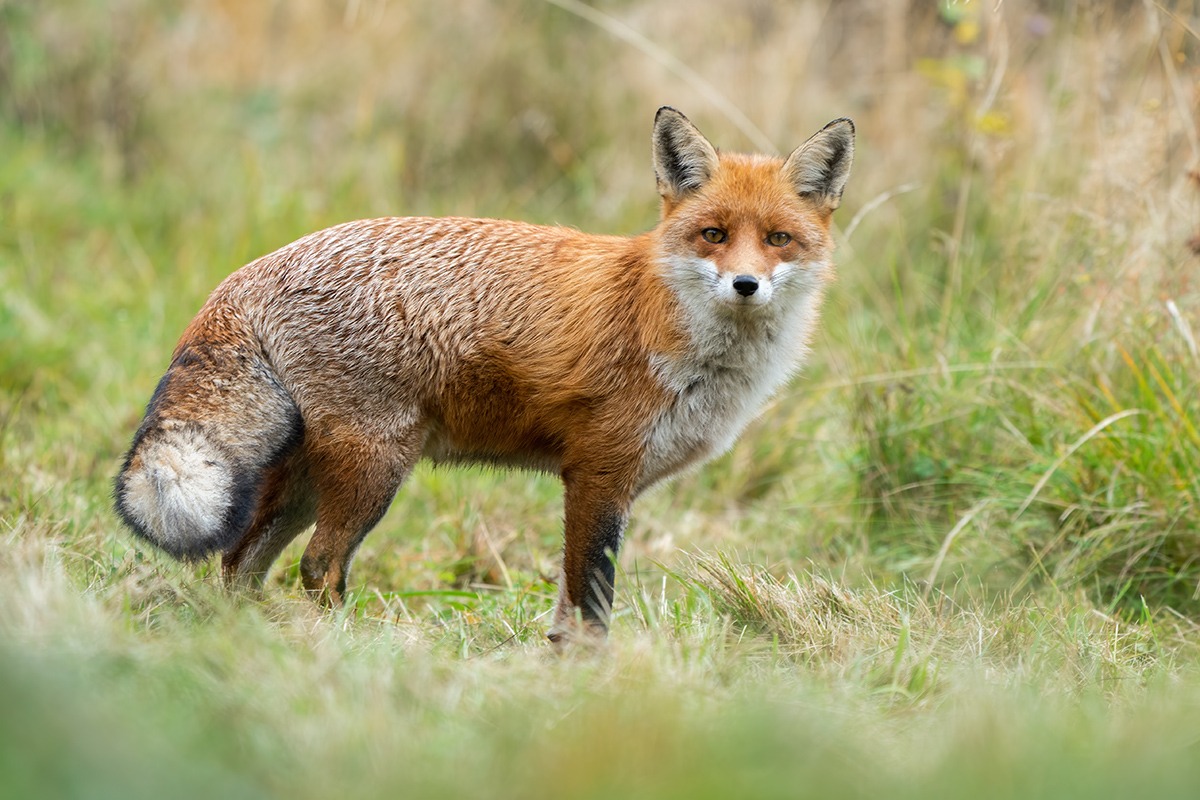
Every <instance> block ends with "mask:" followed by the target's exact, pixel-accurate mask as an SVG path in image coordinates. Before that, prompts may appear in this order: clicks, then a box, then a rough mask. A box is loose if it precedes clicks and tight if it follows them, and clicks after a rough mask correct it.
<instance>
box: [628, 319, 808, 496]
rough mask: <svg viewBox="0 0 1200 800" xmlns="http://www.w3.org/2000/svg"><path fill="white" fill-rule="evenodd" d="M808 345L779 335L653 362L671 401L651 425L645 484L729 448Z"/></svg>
mask: <svg viewBox="0 0 1200 800" xmlns="http://www.w3.org/2000/svg"><path fill="white" fill-rule="evenodd" d="M804 350H805V348H804V346H803V344H799V343H796V342H795V341H786V340H781V339H778V338H775V337H771V338H764V340H762V341H754V342H742V343H739V346H738V347H737V348H735V349H733V350H731V351H729V352H721V353H715V354H713V353H709V354H705V356H704V357H685V358H682V359H677V360H668V359H666V358H661V359H658V360H657V363H652V365H651V366H652V369H653V370H654V371H655V373H656V375H657V376H658V378H659V380H660V381H661V382H662V383H663V384H664V385H665V386H666V387H667V389H668V390H669V391H670V392H671V395H672V402H671V404H670V405H669V406H668V407H667V408H665V409H664V410H663V411H662V412H661V413H660V414H659V415H658V417H657V418H656V419H655V420H654V422H653V423H652V424H651V426H650V429H649V431H648V433H647V436H646V450H645V453H646V457H645V460H644V463H643V469H642V477H641V481H640V487H639V488H640V489H645V488H647V487H649V486H650V485H652V484H654V483H655V482H657V481H660V480H662V479H664V478H667V477H669V476H671V475H673V474H674V473H676V472H678V471H680V470H682V469H684V468H686V467H688V466H690V465H693V464H699V463H701V462H703V461H706V460H708V459H709V458H712V457H714V456H717V455H720V454H721V453H723V452H725V451H726V450H728V449H729V448H730V447H731V446H732V445H733V443H734V441H735V440H736V439H737V437H738V435H739V434H741V432H742V431H743V430H744V429H745V427H746V425H747V424H748V423H749V422H750V421H751V420H752V419H753V418H754V417H755V416H757V415H758V413H759V412H760V411H761V410H762V408H763V406H764V405H765V404H766V402H767V401H768V400H769V399H770V397H771V396H772V395H773V394H774V393H775V392H776V391H777V390H778V389H779V387H780V386H782V385H783V383H784V382H785V381H787V379H788V377H789V376H790V375H791V374H792V373H793V372H794V371H795V369H796V368H797V366H798V365H799V363H800V361H801V358H802V356H803V354H804Z"/></svg>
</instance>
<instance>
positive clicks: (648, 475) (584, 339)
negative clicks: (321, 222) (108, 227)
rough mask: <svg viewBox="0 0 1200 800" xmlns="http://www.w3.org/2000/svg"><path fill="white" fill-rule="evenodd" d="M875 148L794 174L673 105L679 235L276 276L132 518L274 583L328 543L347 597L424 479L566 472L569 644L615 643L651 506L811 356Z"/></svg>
mask: <svg viewBox="0 0 1200 800" xmlns="http://www.w3.org/2000/svg"><path fill="white" fill-rule="evenodd" d="M853 151H854V126H853V124H852V123H851V122H850V121H849V120H845V119H842V120H837V121H835V122H831V123H830V124H829V125H827V126H826V127H825V128H823V129H822V130H821V131H820V132H818V133H817V134H816V135H815V136H813V137H812V138H811V139H809V140H808V141H807V142H806V143H805V144H803V145H801V146H800V147H799V148H797V149H796V150H795V151H794V152H793V153H792V154H791V155H790V156H789V157H788V158H787V159H778V158H772V157H768V156H761V155H740V154H736V153H719V152H718V151H717V150H716V149H715V148H714V147H713V146H712V145H711V144H710V143H709V142H708V140H707V139H705V138H704V136H703V135H702V134H701V133H700V132H699V131H698V130H697V129H696V128H695V127H694V126H693V125H692V124H691V123H690V122H689V121H688V120H687V118H686V117H684V116H683V115H682V114H680V113H679V112H678V111H675V110H674V109H672V108H667V107H664V108H662V109H660V110H659V112H658V115H657V117H656V118H655V124H654V135H653V156H654V174H655V178H656V181H657V186H658V191H659V194H660V196H661V198H662V217H661V220H660V222H659V224H658V225H657V226H656V227H655V228H654V229H653V230H651V231H649V232H647V233H644V234H642V235H640V236H635V237H630V238H625V237H615V236H595V235H590V234H585V233H581V232H579V231H576V230H572V229H568V228H558V227H545V226H537V225H529V224H526V223H522V222H508V221H500V220H487V219H465V218H437V219H434V218H385V219H373V220H362V221H358V222H350V223H346V224H343V225H339V226H336V227H333V228H329V229H327V230H324V231H320V232H317V233H313V234H310V235H308V236H305V237H303V238H301V239H299V240H297V241H296V242H293V243H292V244H290V245H287V246H286V247H283V248H281V249H280V250H277V251H276V252H274V253H271V254H269V255H266V256H263V257H262V258H260V259H258V260H256V261H254V262H252V263H250V264H248V265H246V266H245V267H243V268H241V269H240V270H238V271H236V272H235V273H233V274H232V275H230V276H229V278H227V279H226V280H225V281H224V282H223V283H222V284H221V285H220V286H218V287H217V289H216V290H215V291H214V292H213V294H212V295H211V296H210V297H209V299H208V302H207V303H206V304H205V305H204V307H203V308H202V309H201V310H200V312H199V314H197V316H196V318H195V319H194V320H193V321H192V323H191V324H190V325H189V326H188V328H187V330H186V331H185V332H184V334H183V337H182V338H181V339H180V342H179V344H178V346H177V347H176V349H175V353H174V356H173V358H172V361H171V365H170V367H169V369H168V370H167V373H166V375H165V376H164V377H163V379H162V381H161V382H160V384H159V387H158V390H157V391H156V392H155V394H154V397H153V398H152V400H151V401H150V404H149V406H148V407H147V409H146V416H145V419H144V420H143V422H142V424H141V427H140V428H139V429H138V431H137V434H136V435H135V437H134V440H133V445H132V447H131V449H130V451H129V453H128V455H127V457H126V460H125V463H124V466H123V468H122V469H121V472H120V474H119V475H118V477H117V480H116V506H117V510H118V512H119V513H120V515H121V516H122V518H123V519H124V520H125V521H126V522H127V523H128V525H129V526H130V527H131V528H132V529H133V530H134V531H135V532H136V533H137V534H138V535H140V536H142V537H143V538H145V539H147V540H149V541H151V542H153V543H154V544H156V545H157V546H159V547H161V548H162V549H163V550H165V551H167V552H168V553H170V554H171V555H174V556H176V557H179V558H185V559H201V558H206V557H208V556H210V555H212V554H213V553H217V552H220V553H222V570H223V574H224V576H225V578H226V580H227V581H229V582H231V583H234V584H240V585H250V586H256V587H257V586H261V585H262V582H263V580H264V579H265V576H266V574H267V571H268V570H269V568H270V566H271V564H272V562H273V561H274V560H275V559H276V558H277V557H278V555H279V554H280V552H282V550H283V549H284V548H285V547H286V546H287V545H288V543H289V542H290V541H291V540H292V539H294V538H295V537H296V536H297V535H299V534H300V533H302V532H303V531H304V530H305V529H307V528H308V527H309V526H311V525H313V524H315V525H316V529H315V532H314V533H313V536H312V538H311V540H310V541H309V543H308V546H307V548H306V550H305V552H304V556H303V558H302V560H301V570H300V571H301V576H302V579H303V582H304V586H305V588H306V589H307V590H308V591H309V592H310V593H312V594H313V595H314V597H317V598H319V599H322V600H323V601H325V602H334V603H336V602H340V601H341V600H342V598H343V596H344V594H345V591H346V579H347V574H348V571H349V568H350V562H351V560H352V559H353V556H354V553H355V551H356V550H357V548H358V546H359V544H360V543H361V542H362V540H363V538H364V537H365V536H366V535H367V533H368V532H369V531H370V530H371V528H373V527H374V526H375V524H376V523H377V522H378V521H379V519H380V518H381V517H382V516H383V514H384V513H385V512H386V510H387V507H388V505H389V504H390V502H391V499H392V497H393V495H394V494H395V492H396V490H397V489H398V488H399V486H400V485H401V483H403V481H404V479H405V477H406V476H407V475H408V474H409V472H410V471H411V470H412V468H413V466H414V465H415V464H416V463H417V462H418V461H419V460H420V459H422V458H428V459H431V460H433V461H435V462H450V463H464V462H465V463H485V464H492V465H501V466H516V467H524V468H529V469H537V470H543V471H547V472H551V473H554V474H557V475H559V476H560V477H561V478H562V481H563V484H564V489H565V497H564V506H565V517H566V522H565V531H564V548H563V569H562V575H561V579H560V590H559V603H558V606H557V610H556V612H555V617H554V623H553V627H552V628H551V632H550V636H551V638H553V639H556V640H563V639H569V638H572V637H575V636H577V635H581V634H586V633H588V632H597V633H602V632H603V631H605V630H606V628H607V622H608V616H609V614H610V612H611V609H612V600H613V583H614V578H615V570H614V566H613V559H614V558H615V557H616V554H617V552H618V550H619V548H620V545H621V540H622V536H623V533H624V529H625V525H626V521H627V519H628V516H629V512H630V507H631V505H632V503H633V501H634V499H635V498H636V497H637V496H638V495H639V494H640V493H641V492H643V491H645V490H646V489H647V488H648V487H650V486H651V485H653V484H655V483H657V482H659V481H661V480H664V479H666V478H668V477H670V476H672V475H674V474H676V473H678V472H680V471H681V470H683V469H686V468H688V467H690V466H692V465H695V464H698V463H701V462H703V461H704V460H706V459H708V458H711V457H712V456H714V455H717V454H719V453H721V452H722V451H724V450H725V449H727V448H728V447H729V446H730V445H731V444H732V443H733V442H734V440H735V439H736V438H737V436H738V434H740V433H741V431H742V430H743V428H744V427H745V426H746V424H747V423H748V422H749V421H750V420H751V419H752V418H753V417H754V415H755V414H757V413H758V412H759V411H760V410H761V408H762V406H763V404H764V403H765V402H766V401H767V399H768V398H769V397H770V396H771V395H772V394H773V393H774V392H775V391H776V390H778V389H779V387H780V386H781V385H782V384H783V383H784V382H785V381H786V380H787V379H788V377H789V376H790V375H791V374H792V373H793V372H794V371H795V370H796V368H797V367H798V366H799V364H800V362H801V360H802V359H803V357H804V355H805V353H806V351H807V346H808V342H809V340H810V338H811V336H812V333H813V331H814V329H815V326H816V324H817V319H818V312H819V309H820V305H821V298H822V292H823V289H824V287H825V285H826V284H827V283H828V281H829V280H830V278H831V277H832V270H833V266H832V260H831V254H832V249H833V243H832V240H831V238H830V233H829V228H830V217H831V215H832V213H833V211H834V209H835V208H837V206H838V204H839V203H840V200H841V196H842V192H843V190H844V188H845V184H846V180H847V178H848V176H849V172H850V166H851V162H852V159H853Z"/></svg>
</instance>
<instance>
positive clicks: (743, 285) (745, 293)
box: [733, 275, 758, 297]
mask: <svg viewBox="0 0 1200 800" xmlns="http://www.w3.org/2000/svg"><path fill="white" fill-rule="evenodd" d="M733 290H734V291H735V292H737V293H738V294H740V295H741V296H742V297H749V296H750V295H752V294H754V293H755V292H757V291H758V278H756V277H754V276H753V275H738V276H737V277H736V278H734V279H733Z"/></svg>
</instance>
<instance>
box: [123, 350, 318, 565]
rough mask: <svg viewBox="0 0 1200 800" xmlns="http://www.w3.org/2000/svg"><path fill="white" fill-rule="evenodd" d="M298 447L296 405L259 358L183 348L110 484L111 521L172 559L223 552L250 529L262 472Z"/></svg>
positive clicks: (299, 424) (299, 426)
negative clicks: (119, 521)
mask: <svg viewBox="0 0 1200 800" xmlns="http://www.w3.org/2000/svg"><path fill="white" fill-rule="evenodd" d="M302 438H303V423H302V421H301V417H300V413H299V410H298V409H297V407H296V404H295V401H294V400H293V399H292V397H291V396H290V395H289V394H288V392H287V391H286V390H285V389H284V388H283V386H282V385H281V384H280V383H279V381H278V380H277V379H276V377H275V375H274V373H273V372H272V370H271V369H270V368H269V367H268V366H267V365H266V364H265V363H264V362H263V360H262V359H261V357H256V356H251V357H249V358H247V357H246V354H245V353H239V352H236V351H232V350H229V349H226V348H224V347H221V346H217V345H212V346H209V345H205V344H196V345H189V346H184V347H181V348H180V350H179V351H178V352H177V354H176V357H175V359H174V361H173V362H172V364H171V368H170V369H169V370H168V371H167V374H166V375H165V376H164V377H163V379H162V381H161V382H159V385H158V389H157V390H156V391H155V393H154V397H153V398H152V399H151V400H150V405H149V406H148V407H147V409H146V417H145V419H144V420H143V422H142V425H141V427H140V428H139V429H138V432H137V434H136V436H135V437H134V440H133V446H132V447H131V448H130V449H129V453H128V455H126V457H125V463H124V466H123V467H122V468H121V472H120V474H118V475H117V479H116V487H115V489H116V491H115V499H116V509H117V512H118V513H119V514H120V515H121V517H122V518H123V519H124V520H125V522H126V523H127V524H128V525H129V527H130V528H132V529H133V530H134V532H136V533H137V534H138V535H139V536H141V537H142V538H144V539H146V540H148V541H150V542H151V543H153V544H155V545H157V546H158V547H160V548H162V549H163V550H165V551H166V552H168V553H170V554H171V555H172V556H174V557H176V558H179V559H184V560H189V561H192V560H200V559H203V558H206V557H207V556H209V555H211V554H212V553H214V552H217V551H224V550H228V549H230V548H231V547H233V546H234V545H236V544H237V543H238V541H239V540H240V539H241V538H242V535H243V533H245V531H246V528H247V527H248V526H249V525H250V522H251V520H252V518H253V515H254V511H255V506H256V505H257V502H258V496H259V486H260V484H261V483H262V477H263V471H264V470H265V469H266V468H267V467H268V466H270V465H271V464H273V463H275V462H277V461H278V460H279V459H280V458H282V457H283V456H285V455H286V454H287V453H288V452H289V451H290V450H291V449H292V448H294V447H295V446H296V445H297V444H298V443H299V442H300V441H301V439H302Z"/></svg>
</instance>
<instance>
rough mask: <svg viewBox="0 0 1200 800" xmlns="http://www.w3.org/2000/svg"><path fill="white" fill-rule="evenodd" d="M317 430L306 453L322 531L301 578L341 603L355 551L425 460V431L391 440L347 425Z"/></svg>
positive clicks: (318, 592) (394, 434) (412, 431)
mask: <svg viewBox="0 0 1200 800" xmlns="http://www.w3.org/2000/svg"><path fill="white" fill-rule="evenodd" d="M314 429H315V430H314V431H313V432H312V433H313V435H312V436H311V437H310V438H309V440H308V441H306V443H305V451H306V454H307V458H308V464H309V469H310V470H311V471H312V473H311V474H312V482H313V486H314V487H315V489H316V494H317V529H316V531H314V532H313V536H312V539H311V540H310V541H309V543H308V547H307V548H306V549H305V551H304V556H303V557H302V558H301V559H300V575H301V578H302V579H303V581H304V588H305V589H307V590H308V591H309V592H310V593H311V594H313V595H315V596H317V597H318V598H319V599H321V600H322V601H323V602H327V603H340V602H341V601H342V599H343V596H344V595H345V592H346V576H347V573H348V572H349V570H350V562H351V560H353V558H354V553H355V551H357V550H358V546H359V545H360V544H361V543H362V540H363V538H364V537H365V536H366V535H367V534H368V533H369V532H370V531H371V529H372V528H374V527H375V525H376V523H378V522H379V520H380V519H381V518H382V517H383V515H384V513H385V512H386V511H387V509H388V505H389V504H390V503H391V501H392V497H393V496H395V494H396V490H397V489H398V488H399V487H400V484H401V483H402V482H403V481H404V479H405V478H406V477H407V476H408V474H409V472H411V471H412V468H413V466H415V465H416V463H417V461H418V460H419V459H420V457H421V449H422V447H423V446H424V431H423V430H422V429H421V428H420V427H419V426H417V425H413V426H412V427H410V428H408V429H407V430H404V431H402V432H399V433H397V432H394V431H393V432H390V433H391V435H387V436H380V435H379V434H378V433H377V432H374V431H367V430H362V429H357V428H349V427H348V426H345V425H341V426H338V427H337V428H336V429H332V430H325V431H320V426H314Z"/></svg>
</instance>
